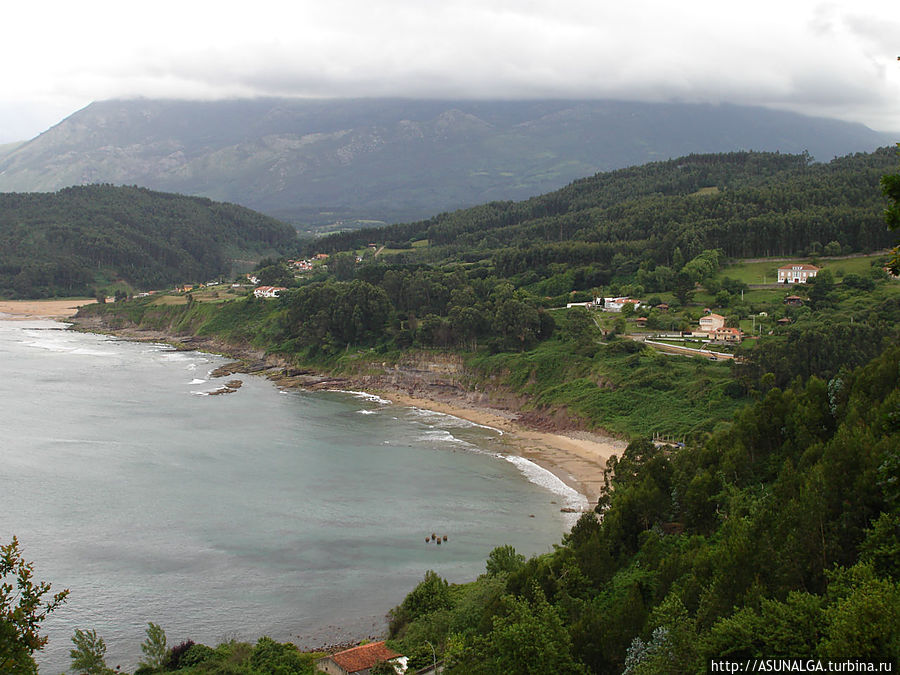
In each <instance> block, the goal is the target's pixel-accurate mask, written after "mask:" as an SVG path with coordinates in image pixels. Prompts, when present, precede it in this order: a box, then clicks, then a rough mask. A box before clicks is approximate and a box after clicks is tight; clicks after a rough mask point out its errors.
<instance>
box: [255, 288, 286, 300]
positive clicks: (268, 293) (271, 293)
mask: <svg viewBox="0 0 900 675" xmlns="http://www.w3.org/2000/svg"><path fill="white" fill-rule="evenodd" d="M286 290H287V289H286V288H285V287H284V286H257V287H256V288H255V289H254V290H253V295H255V296H256V297H257V298H277V297H278V294H279V293H281V291H286Z"/></svg>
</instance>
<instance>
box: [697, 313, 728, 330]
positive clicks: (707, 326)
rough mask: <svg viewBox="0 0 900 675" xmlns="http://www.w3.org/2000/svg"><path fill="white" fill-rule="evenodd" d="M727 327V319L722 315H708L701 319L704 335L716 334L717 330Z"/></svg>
mask: <svg viewBox="0 0 900 675" xmlns="http://www.w3.org/2000/svg"><path fill="white" fill-rule="evenodd" d="M724 325H725V317H724V316H722V315H721V314H707V315H706V316H701V317H700V330H701V331H702V332H704V333H715V332H716V329H717V328H722V327H723V326H724Z"/></svg>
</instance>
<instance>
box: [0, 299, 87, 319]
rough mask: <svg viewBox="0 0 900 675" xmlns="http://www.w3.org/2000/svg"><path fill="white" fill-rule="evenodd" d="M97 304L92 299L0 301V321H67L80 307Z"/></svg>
mask: <svg viewBox="0 0 900 675" xmlns="http://www.w3.org/2000/svg"><path fill="white" fill-rule="evenodd" d="M94 302H97V301H96V300H95V299H94V298H75V299H71V300H0V319H6V320H17V319H18V320H24V319H67V318H69V317H71V316H74V315H75V313H76V312H77V311H78V308H79V307H81V306H82V305H90V304H92V303H94Z"/></svg>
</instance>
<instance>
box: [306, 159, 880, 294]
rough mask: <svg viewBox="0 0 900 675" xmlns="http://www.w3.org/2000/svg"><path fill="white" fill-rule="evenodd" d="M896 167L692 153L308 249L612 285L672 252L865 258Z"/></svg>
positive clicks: (875, 244)
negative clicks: (566, 271) (414, 246)
mask: <svg viewBox="0 0 900 675" xmlns="http://www.w3.org/2000/svg"><path fill="white" fill-rule="evenodd" d="M895 165H896V156H895V150H894V149H893V148H884V149H882V150H878V151H876V152H874V153H860V154H856V155H853V156H848V157H843V158H839V159H835V160H833V161H831V162H828V163H825V164H822V163H813V162H812V161H811V160H810V158H809V156H808V155H785V154H779V153H760V152H736V153H727V154H714V155H690V156H687V157H681V158H679V159H673V160H669V161H666V162H655V163H652V164H645V165H643V166H637V167H632V168H628V169H621V170H618V171H611V172H606V173H600V174H597V175H595V176H593V177H590V178H585V179H582V180H578V181H575V182H574V183H572V184H571V185H569V186H567V187H565V188H563V189H561V190H558V191H556V192H552V193H549V194H546V195H542V196H540V197H534V198H533V199H529V200H526V201H522V202H494V203H490V204H486V205H484V206H479V207H476V208H472V209H465V210H462V211H456V212H454V213H443V214H440V215H438V216H435V217H434V218H431V219H429V220H425V221H421V222H417V223H411V224H406V225H394V226H390V227H385V228H379V229H374V230H366V231H362V232H346V233H342V234H335V235H331V236H329V237H326V238H324V239H321V240H318V241H316V242H315V243H313V244H310V246H311V247H312V248H315V249H316V250H322V251H325V252H329V253H330V252H335V251H342V250H348V249H359V248H364V247H365V246H366V244H367V243H368V242H387V243H388V246H389V248H405V247H407V246H408V245H410V244H411V243H412V242H415V241H421V240H427V241H428V243H429V245H430V248H429V249H428V250H427V251H416V252H413V253H410V252H406V253H404V254H402V255H401V256H399V257H400V258H401V259H402V260H425V261H427V260H446V259H448V258H454V257H456V258H458V259H460V260H467V261H472V260H477V259H483V258H485V257H488V256H493V259H494V261H495V263H496V264H497V266H498V269H499V270H500V271H501V273H502V274H503V275H504V276H509V275H513V274H519V273H522V272H525V271H526V270H533V271H535V272H537V274H539V275H540V274H541V273H542V271H543V270H545V269H546V268H547V267H548V266H549V265H552V264H553V263H564V264H567V265H570V266H571V265H574V266H583V265H595V266H599V267H600V268H602V269H603V270H604V271H605V273H606V274H607V275H614V274H616V273H619V272H622V271H623V270H622V269H621V266H622V265H629V264H631V265H635V264H641V263H644V264H645V265H651V266H656V265H665V266H671V265H672V262H673V254H674V252H675V250H676V249H677V250H680V251H681V254H682V255H683V256H685V257H686V258H692V257H694V256H696V255H698V254H699V253H700V252H701V251H703V250H705V249H721V250H722V251H723V253H724V254H725V255H726V256H728V257H732V258H748V257H757V256H785V255H803V254H805V253H807V252H808V251H810V250H813V251H815V250H816V249H817V247H818V248H821V247H822V246H823V245H824V244H825V243H828V242H832V241H837V242H838V243H839V244H840V245H841V247H842V250H846V251H847V252H851V251H870V250H877V249H880V248H884V247H886V246H888V245H890V242H891V241H892V240H891V238H890V236H889V235H888V233H887V232H886V229H885V227H884V220H883V217H882V210H883V208H884V204H883V201H882V200H881V198H880V190H879V181H880V179H881V177H882V176H883V175H884V174H885V173H887V172H888V171H890V170H892V169H893V167H894V166H895ZM617 254H619V255H617ZM623 258H624V260H623ZM624 271H629V270H624ZM630 271H633V269H631V270H630Z"/></svg>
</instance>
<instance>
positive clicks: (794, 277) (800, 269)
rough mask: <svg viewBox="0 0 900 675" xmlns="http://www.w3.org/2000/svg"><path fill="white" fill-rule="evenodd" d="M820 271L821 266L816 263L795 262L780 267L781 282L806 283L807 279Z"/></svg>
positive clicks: (779, 276)
mask: <svg viewBox="0 0 900 675" xmlns="http://www.w3.org/2000/svg"><path fill="white" fill-rule="evenodd" d="M818 273H819V268H818V267H816V266H815V265H808V264H806V263H803V264H795V265H784V266H783V267H779V268H778V283H779V284H805V283H806V282H807V280H809V279H812V278H813V277H815V276H816V274H818Z"/></svg>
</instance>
